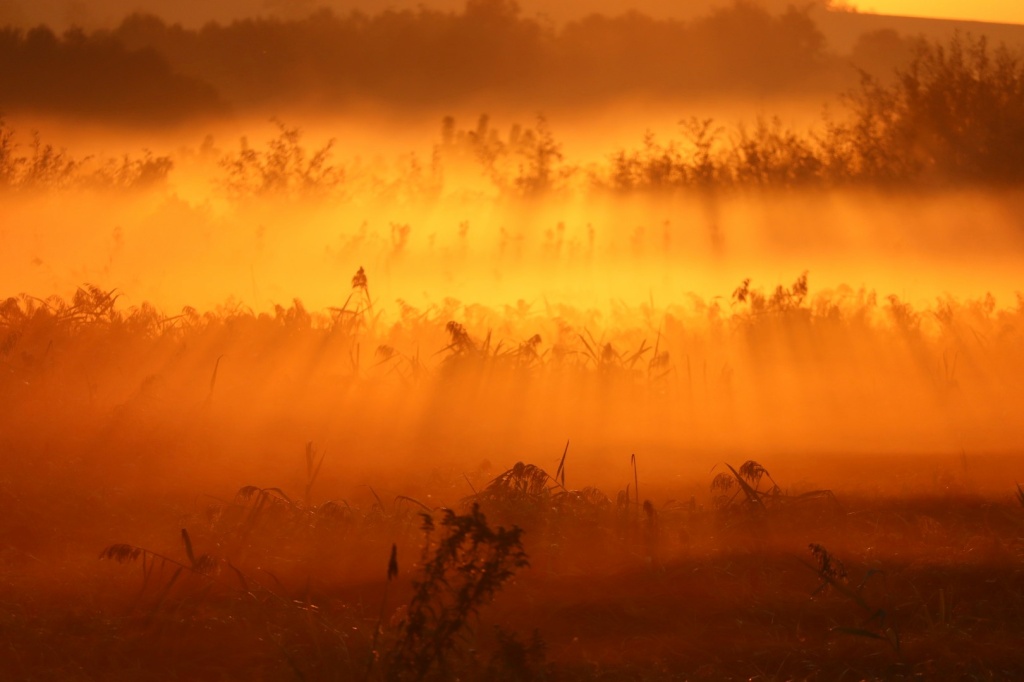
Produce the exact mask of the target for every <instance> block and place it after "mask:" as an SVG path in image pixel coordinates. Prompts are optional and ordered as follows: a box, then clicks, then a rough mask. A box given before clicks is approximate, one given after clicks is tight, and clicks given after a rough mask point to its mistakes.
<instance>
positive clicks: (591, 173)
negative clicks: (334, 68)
mask: <svg viewBox="0 0 1024 682" xmlns="http://www.w3.org/2000/svg"><path fill="white" fill-rule="evenodd" d="M491 4H494V3H490V4H488V3H486V2H485V3H477V5H479V6H477V10H478V11H479V10H480V7H485V6H486V7H489V6H490V5H491ZM498 4H500V3H498ZM470 5H473V3H470ZM737 7H738V8H739V9H736V10H735V11H736V12H741V11H742V12H747V13H750V12H753V11H754V10H752V9H749V8H747V9H743V8H742V7H740V6H737ZM467 12H468V10H467ZM396 16H397V15H396ZM396 16H392V17H391V19H390V20H391V21H392V22H398V21H399V19H400V18H402V17H404V19H402V20H403V21H409V22H412V21H413V19H414V18H415V17H418V19H416V21H419V22H421V23H424V24H425V22H427V21H428V20H430V21H441V19H438V17H436V16H433V15H430V14H429V13H426V12H425V11H421V13H420V14H419V15H407V14H406V15H401V16H400V17H398V18H396ZM467 16H468V14H467ZM716 16H719V15H716ZM721 16H724V15H721ZM786 16H787V17H789V19H785V20H781V19H780V20H779V21H783V22H784V24H785V25H787V26H790V28H793V27H794V26H795V27H796V28H793V30H797V29H799V30H800V31H803V30H805V28H806V27H804V25H803V24H800V23H799V22H796V20H795V19H793V16H794V15H793V14H792V13H791V14H788V15H786ZM410 17H412V18H410ZM133 21H134V23H132V22H126V23H125V25H124V26H122V28H121V29H119V30H120V33H121V34H124V35H122V37H121V39H124V40H126V41H128V40H129V38H131V39H134V40H141V39H142V38H140V36H145V35H149V33H152V34H154V35H164V34H166V35H168V36H170V38H167V40H171V39H172V38H173V40H174V41H180V42H181V43H182V44H185V43H186V42H187V40H195V41H199V40H200V39H204V40H205V39H206V38H207V37H208V33H209V32H211V31H214V30H215V29H214V28H210V29H204V30H205V31H206V33H203V32H198V33H195V36H192V34H190V33H188V32H185V31H184V29H180V27H179V28H177V29H172V28H171V27H167V26H162V25H160V26H157V25H155V24H154V23H153V21H150V22H149V23H147V21H146V20H145V19H144V18H138V17H136V18H135V19H134V20H133ZM352 21H355V19H353V20H352ZM366 21H369V20H366ZM381 21H382V22H383V21H384V20H383V19H382V20H381ZM452 21H455V19H452ZM504 21H512V20H511V19H508V18H507V17H506V19H504ZM516 21H519V20H516ZM622 21H624V22H625V21H626V19H623V20H622ZM633 21H634V22H638V21H640V20H639V19H637V18H634V19H633ZM310 22H312V20H310ZM323 22H325V23H329V22H327V19H323ZM339 22H340V20H339ZM709 22H710V20H709ZM785 22H789V23H785ZM794 22H796V23H794ZM599 24H600V22H597V20H595V21H594V22H591V24H588V25H585V26H583V28H580V27H577V29H576V30H579V31H583V30H584V28H585V29H586V30H590V31H596V30H598V29H599V28H601V26H600V25H599ZM431 25H433V24H431ZM515 25H516V26H519V24H518V23H517V24H515ZM708 25H709V26H712V25H713V22H710V23H709V24H708ZM281 26H284V27H285V28H287V29H288V30H292V29H293V28H294V26H299V27H300V28H301V30H302V31H309V30H310V28H309V26H307V25H306V24H301V25H300V24H295V25H294V26H293V25H292V24H280V25H277V28H274V25H272V24H271V25H270V28H266V26H263V28H264V29H266V30H267V31H271V30H285V29H282V28H281ZM595 26H597V28H595ZM651 26H653V24H652V25H651ZM651 26H648V25H646V24H644V25H643V26H642V29H636V30H637V31H641V32H642V31H653V30H654V29H653V28H652V27H651ZM695 26H698V28H694V29H692V30H693V31H695V33H694V35H698V36H699V35H703V34H702V33H701V32H700V31H704V30H711V29H708V28H706V27H705V28H700V26H703V25H702V24H701V25H697V24H695ZM519 28H522V26H519ZM527 28H529V27H527ZM613 28H614V27H613ZM662 28H664V27H662ZM243 29H244V30H254V29H253V28H252V25H245V26H242V28H239V29H238V30H243ZM620 29H621V27H620V28H619V29H615V30H620ZM698 29H699V30H698ZM217 30H219V29H217ZM225 30H227V29H225ZM294 30H295V31H299V29H298V28H294ZM325 30H326V29H325ZM381 30H383V29H381ZM389 30H390V29H389ZM517 30H518V29H517ZM531 30H532V29H531ZM602 30H603V29H602ZM666 30H668V29H666ZM673 30H675V29H673ZM688 30H689V29H688ZM716 30H717V29H716ZM147 31H148V32H149V33H147ZM175 31H177V33H175ZM524 31H525V29H524ZM527 34H528V35H530V36H533V35H534V34H533V33H531V32H530V31H525V33H523V35H527ZM609 34H610V35H611V34H614V31H612V30H611V29H609ZM516 35H519V34H518V33H517V34H516ZM566 35H567V36H568V37H566V38H565V40H569V38H570V37H571V35H570V34H568V33H567V34H566ZM12 36H14V34H11V35H8V36H7V38H8V43H10V44H14V43H16V42H17V40H20V38H18V37H17V36H14V37H12ZM125 36H127V37H125ZM133 36H134V38H133ZM183 36H184V37H183ZM190 36H191V37H190ZM197 36H198V37H197ZM165 37H166V36H165ZM106 39H107V37H104V36H102V35H101V36H100V37H98V38H95V40H96V41H99V42H100V44H101V45H105V44H106V43H102V40H106ZM38 40H39V38H38V35H37V36H36V41H37V42H38ZM55 40H56V39H55ZM63 40H65V41H66V43H54V44H59V45H65V44H66V45H68V46H74V45H79V46H80V45H85V44H88V42H87V40H86V38H85V37H82V36H79V37H78V38H75V37H74V36H73V35H71V36H69V37H66V38H65V39H63ZM76 40H78V41H79V42H78V43H76V42H75V41H76ZM90 40H92V38H90ZM516 40H519V38H516ZM523 40H525V38H524V39H523ZM530 40H533V38H530ZM26 41H27V42H26V45H33V44H34V43H32V39H30V38H27V39H26ZM172 42H173V41H172ZM160 44H161V45H162V44H163V43H160ZM196 44H199V43H198V42H197V43H196ZM516 44H518V43H516ZM531 44H532V43H531ZM2 47H3V46H0V48H2ZM8 47H9V45H8ZM172 47H173V45H172ZM563 47H564V46H563ZM36 48H38V45H36ZM36 48H33V49H36ZM4 49H6V48H4ZM26 49H27V48H26ZM61 49H63V48H61ZM68 49H72V47H69V48H68ZM74 49H78V48H74ZM97 49H98V48H97ZM103 49H111V50H112V49H113V48H109V45H108V46H107V47H106V48H103ZM118 49H120V48H118ZM167 49H169V50H171V48H167ZM174 49H178V48H174ZM524 49H525V48H524ZM552 49H553V48H552ZM559 49H563V48H561V47H560V48H559ZM564 49H566V50H568V48H564ZM771 49H772V50H777V49H781V48H778V47H777V46H776V47H772V48H771ZM915 49H916V52H915V53H914V55H915V56H914V57H913V58H912V59H911V60H910V61H908V62H907V63H906V64H904V66H903V67H902V69H903V70H902V71H900V72H899V74H900V76H899V77H897V78H895V79H890V80H886V79H873V78H870V77H868V76H867V75H865V76H864V79H863V81H862V82H861V84H860V86H854V87H852V89H850V90H848V91H847V94H846V95H845V96H843V97H841V98H836V99H835V100H834V101H833V105H834V106H836V107H838V111H833V112H831V113H828V114H827V115H825V116H820V115H819V114H817V113H816V112H814V111H812V110H809V109H808V108H807V107H806V106H805V104H804V103H803V99H802V98H804V97H806V96H807V93H806V92H804V93H802V94H801V96H800V97H792V98H790V99H788V100H787V101H788V104H787V105H786V106H789V107H791V108H790V109H789V110H788V111H791V112H797V113H792V115H791V116H789V115H788V116H787V117H786V121H787V123H783V121H782V120H781V119H773V118H772V117H771V116H765V115H764V112H757V111H755V109H756V107H753V106H752V105H751V104H750V102H749V101H746V102H745V101H742V98H740V99H735V98H733V97H732V96H733V95H735V94H736V93H732V95H730V97H731V98H730V99H728V101H726V100H725V99H707V100H703V101H702V103H701V104H700V105H699V106H697V105H695V106H694V108H695V109H698V110H699V111H698V115H695V116H680V115H678V114H677V113H675V112H676V107H677V103H675V102H668V101H661V102H657V103H655V104H652V105H651V106H650V107H641V106H638V104H637V101H640V100H628V98H625V97H623V99H622V100H621V101H618V102H617V103H615V104H614V106H612V105H608V107H609V108H607V109H603V111H604V114H602V115H600V116H598V115H597V114H595V113H594V112H595V111H597V110H599V109H601V108H600V107H597V106H594V107H593V108H591V107H590V104H592V103H590V102H589V101H588V103H587V105H586V106H584V105H580V106H578V107H575V108H574V107H573V106H563V104H559V105H558V106H557V107H554V108H553V109H552V110H551V115H550V117H545V116H532V115H529V116H526V117H523V116H521V115H520V113H521V112H518V111H516V110H515V108H514V107H511V106H509V107H506V108H504V109H502V108H498V109H496V110H495V111H496V113H495V114H494V115H492V116H488V115H480V114H479V113H478V112H477V111H473V112H472V113H468V114H467V113H464V112H465V110H466V108H467V107H469V106H472V104H467V103H466V102H462V104H461V105H460V106H461V108H459V107H456V108H454V109H453V110H452V111H444V112H442V113H441V114H436V112H434V111H433V109H432V107H433V106H434V104H436V103H434V102H431V103H430V105H429V106H427V105H425V104H423V102H419V103H418V104H416V106H412V105H410V108H409V109H408V110H401V111H399V109H400V107H397V106H394V102H391V103H390V105H389V106H390V107H391V108H388V107H387V106H381V107H380V108H374V107H366V108H354V109H353V110H352V111H357V113H351V115H340V114H337V113H333V114H330V115H328V114H326V113H324V112H323V111H321V112H319V113H318V114H316V115H313V114H312V113H311V110H309V109H305V110H302V111H293V112H290V113H291V116H290V118H289V117H284V116H282V117H281V118H273V119H269V120H268V118H269V117H263V116H261V112H262V108H264V107H269V108H273V105H274V102H273V101H269V104H268V101H260V102H258V103H256V104H254V103H253V102H249V101H247V100H242V101H246V102H248V104H247V106H250V107H251V109H250V110H247V113H246V114H245V115H236V116H227V115H226V114H223V113H216V112H219V110H218V109H217V108H216V107H217V106H220V105H219V104H217V103H216V102H214V100H215V99H216V98H215V97H214V95H213V94H211V93H212V90H210V91H207V90H203V89H202V88H200V87H199V85H196V84H195V83H192V82H191V81H188V82H186V81H185V80H181V79H178V80H174V78H177V76H175V77H174V78H171V76H168V75H167V74H166V73H164V72H160V73H164V76H162V77H166V78H168V79H169V80H168V82H169V83H170V82H172V81H173V83H176V84H177V85H175V86H174V87H180V88H184V90H182V91H183V92H184V91H188V92H192V93H193V94H195V97H196V98H197V100H196V101H199V102H201V104H202V107H210V110H209V111H208V110H206V109H203V112H204V115H207V114H210V111H214V112H215V113H216V115H215V116H213V118H200V119H195V120H191V119H189V120H186V121H185V122H184V123H183V122H180V121H179V122H177V123H175V125H173V126H171V125H168V124H167V122H166V121H160V122H159V124H160V127H158V128H157V129H153V128H135V127H132V125H128V124H126V123H124V122H123V121H122V122H120V123H118V124H117V125H114V126H113V127H105V126H104V125H101V124H100V123H98V122H96V121H95V120H90V121H89V122H88V123H83V122H82V121H83V120H84V119H79V118H75V116H79V114H75V116H72V117H70V118H68V117H67V116H66V115H65V116H63V117H62V116H56V115H53V116H50V115H41V114H38V113H31V112H30V113H24V112H21V113H15V114H12V115H10V116H9V117H7V118H3V119H0V192H2V197H0V201H2V204H0V253H2V254H3V255H2V256H0V258H2V261H0V262H2V265H3V267H2V269H0V293H2V299H3V300H2V301H0V679H5V680H6V679H10V680H51V679H52V680H78V679H81V680H87V679H88V680H92V679H104V680H118V679H125V680H144V679H153V680H166V679H183V680H224V679H268V680H271V679H273V680H276V679H300V680H328V679H337V680H362V679H366V680H407V679H409V680H423V679H438V680H449V679H460V680H477V679H479V680H656V679H658V680H660V679H686V680H732V679H735V680H740V679H744V680H839V679H843V680H899V679H922V680H933V679H941V680H945V679H949V680H953V679H956V680H1015V679H1022V678H1024V655H1022V654H1021V651H1020V645H1021V632H1022V631H1024V489H1022V487H1021V485H1020V484H1019V483H1018V481H1024V469H1022V459H1021V455H1022V447H1024V420H1022V419H1021V417H1020V415H1021V414H1024V383H1022V380H1024V295H1022V293H1021V291H1022V289H1021V278H1020V273H1021V272H1024V269H1022V268H1024V224H1022V222H1021V217H1020V216H1021V209H1022V208H1024V191H1022V185H1021V182H1022V180H1024V165H1022V164H1021V162H1020V159H1021V158H1024V157H1022V156H1021V153H1022V151H1024V126H1022V124H1021V121H1022V120H1024V96H1022V94H1021V93H1024V85H1022V83H1024V65H1022V61H1021V59H1020V57H1019V55H1018V54H1017V53H1015V52H1012V51H1010V50H1008V49H1005V48H991V47H989V46H988V45H987V44H986V43H985V42H984V41H982V40H976V39H974V38H970V37H960V38H956V39H954V40H953V41H951V42H950V43H948V44H938V43H919V44H917V45H916V48H915ZM115 52H116V50H115ZM181 52H182V53H187V52H188V51H187V50H182V51H181ZM117 54H121V53H119V52H118V53H117ZM126 54H127V53H126ZM133 54H134V53H133ZM169 54H172V56H173V54H176V53H174V52H173V50H171V52H170V53H169ZM122 56H123V55H122ZM556 56H557V55H556ZM177 58H184V57H182V56H181V54H178V57H177ZM210 58H211V59H212V57H210ZM168 59H170V58H168ZM551 59H555V57H551ZM780 59H781V57H780ZM787 59H788V57H787ZM879 59H880V61H885V60H883V59H881V58H879ZM559 63H560V62H559ZM823 63H824V62H823ZM427 66H429V65H427ZM427 66H424V67H423V68H427ZM826 66H827V65H826ZM826 66H821V68H822V69H825V68H826ZM283 68H284V67H282V69H283ZM289 68H290V67H289ZM829 68H831V67H829ZM540 71H543V69H540ZM133 73H134V72H133ZM168 73H169V72H168ZM289 73H290V72H289ZM531 73H532V72H531ZM829 73H831V72H829ZM534 75H535V74H534ZM272 76H274V74H270V75H268V78H270V77H272ZM275 77H276V76H275ZM531 77H532V76H531ZM648 77H649V78H650V79H651V82H652V83H654V82H655V81H656V80H657V77H658V74H656V73H651V74H648ZM751 77H753V76H751ZM182 78H184V77H182ZM467 78H468V76H467ZM552 78H554V76H552ZM822 78H824V76H822ZM285 80H288V79H285ZM161 82H162V81H161ZM829 82H831V81H829ZM189 83H191V84H189ZM460 83H461V81H460ZM450 85H451V87H452V88H454V89H457V88H456V86H457V85H458V83H453V84H450ZM549 85H551V84H549ZM606 85H607V84H606ZM691 85H692V84H691ZM243 86H244V87H251V88H253V90H252V92H248V94H245V93H243V94H237V93H236V95H237V96H238V97H251V98H256V97H257V95H258V94H259V93H257V89H258V88H257V86H256V85H253V84H251V83H250V84H248V85H246V84H245V83H239V85H238V87H239V88H243ZM392 86H393V87H394V88H396V91H401V92H403V93H405V94H408V93H407V92H406V91H404V90H402V88H403V87H410V86H408V84H405V85H402V84H391V86H388V87H392ZM557 86H558V84H557V83H555V84H554V85H551V87H552V89H553V90H557V89H558V87H557ZM166 87H167V88H170V87H171V86H170V85H167V86H166ZM296 87H297V86H296ZM339 87H340V86H339ZM346 87H347V86H346ZM374 87H380V88H384V85H381V84H380V83H376V84H375V85H374ZM459 87H461V86H459ZM509 87H512V86H509ZM516 87H518V86H516ZM524 87H525V86H524ZM608 87H609V88H610V87H611V85H608ZM688 87H689V86H688ZM693 87H696V86H693ZM385 89H386V88H385ZM510 92H511V95H510V97H511V98H512V99H514V97H513V95H515V94H516V93H517V92H518V91H517V90H514V89H513V90H511V91H510ZM196 93H198V94H196ZM307 94H308V93H307ZM378 94H379V93H378ZM570 94H571V93H570ZM719 94H721V93H719ZM790 94H792V93H790ZM281 96H282V97H283V95H281ZM567 96H568V95H567ZM424 97H425V95H424ZM181 101H182V102H186V100H185V99H182V100H181ZM762 101H763V100H762ZM780 101H781V100H780ZM257 104H258V105H259V106H257ZM215 105H216V106H215ZM183 106H184V105H183ZM196 106H200V105H199V104H197V105H196ZM780 106H782V105H780ZM712 110H713V111H715V112H718V113H721V112H729V113H728V114H725V119H724V120H721V122H720V119H717V118H714V117H712V116H711V115H710V114H708V115H707V116H705V115H704V114H705V112H708V111H712ZM736 111H742V112H744V113H750V112H752V111H753V112H754V113H753V115H751V116H749V117H746V118H742V119H741V121H740V122H738V123H732V122H730V121H731V120H732V119H731V118H729V116H731V115H732V114H733V113H735V112H736ZM65 114H66V112H65ZM82 116H84V115H82ZM645 116H646V117H647V118H644V117H645ZM791 120H801V121H807V126H806V129H805V127H804V126H803V124H801V125H789V123H788V122H789V121H791ZM645 131H646V132H645Z"/></svg>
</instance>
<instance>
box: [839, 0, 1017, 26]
mask: <svg viewBox="0 0 1024 682" xmlns="http://www.w3.org/2000/svg"><path fill="white" fill-rule="evenodd" d="M834 4H837V5H841V4H843V3H842V2H836V3H834ZM846 4H848V5H852V6H853V7H856V8H857V9H858V10H859V11H861V12H878V13H881V14H898V15H906V16H919V17H937V18H944V19H971V20H976V21H996V22H1005V23H1015V24H1024V2H1021V1H1020V0H974V1H973V2H971V1H968V0H854V1H853V2H848V3H846Z"/></svg>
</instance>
